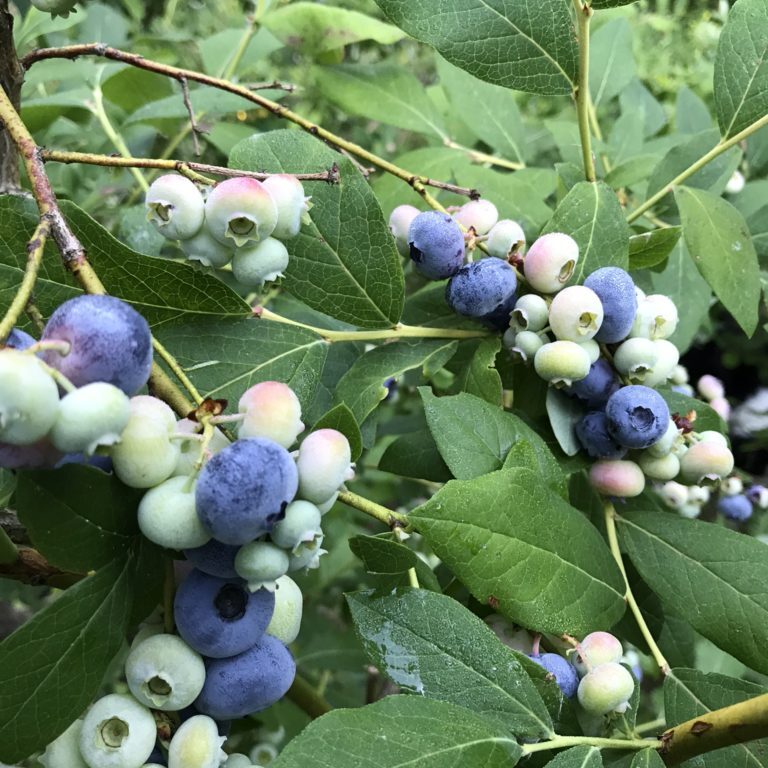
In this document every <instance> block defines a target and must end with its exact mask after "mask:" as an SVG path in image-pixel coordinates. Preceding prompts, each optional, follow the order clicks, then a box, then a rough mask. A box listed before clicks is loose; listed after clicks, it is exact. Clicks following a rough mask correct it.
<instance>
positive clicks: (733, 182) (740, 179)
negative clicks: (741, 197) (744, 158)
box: [725, 171, 747, 195]
mask: <svg viewBox="0 0 768 768" xmlns="http://www.w3.org/2000/svg"><path fill="white" fill-rule="evenodd" d="M746 183H747V182H746V179H745V178H744V174H743V173H742V172H741V171H734V172H733V175H732V176H731V178H730V179H728V183H727V184H726V185H725V191H726V192H727V193H728V194H729V195H738V194H739V192H741V191H742V190H743V189H744V186H745V185H746Z"/></svg>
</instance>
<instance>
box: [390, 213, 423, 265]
mask: <svg viewBox="0 0 768 768" xmlns="http://www.w3.org/2000/svg"><path fill="white" fill-rule="evenodd" d="M420 213H421V211H420V210H419V209H418V208H416V207H415V206H413V205H398V206H397V208H395V209H394V210H393V211H392V213H391V214H390V215H389V231H390V232H391V233H392V237H394V238H395V245H396V246H397V250H398V251H399V252H400V255H401V256H405V257H408V256H410V253H411V246H410V245H409V244H408V229H409V228H410V226H411V222H412V221H413V220H414V219H415V218H416V217H417V216H418V215H419V214H420Z"/></svg>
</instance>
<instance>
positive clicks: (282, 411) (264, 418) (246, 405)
mask: <svg viewBox="0 0 768 768" xmlns="http://www.w3.org/2000/svg"><path fill="white" fill-rule="evenodd" d="M237 407H238V410H239V411H240V413H242V414H244V418H243V420H242V421H241V422H240V426H239V427H238V433H237V434H238V435H239V436H240V437H266V438H268V439H269V440H274V441H275V442H276V443H278V444H279V445H282V446H283V448H290V447H291V446H292V445H293V444H294V443H295V442H296V438H297V437H298V436H299V433H300V432H302V431H303V430H304V424H303V423H302V421H301V403H300V402H299V398H298V397H296V393H295V392H294V391H293V390H292V389H291V388H290V387H289V386H288V385H287V384H283V383H282V382H280V381H262V382H260V383H259V384H254V385H253V386H252V387H249V388H248V389H246V390H245V392H244V393H243V395H242V397H241V398H240V401H239V403H238V406H237Z"/></svg>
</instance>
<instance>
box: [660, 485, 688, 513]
mask: <svg viewBox="0 0 768 768" xmlns="http://www.w3.org/2000/svg"><path fill="white" fill-rule="evenodd" d="M658 493H659V496H661V500H662V501H663V502H664V503H665V504H666V505H667V506H668V507H671V508H672V509H680V507H682V506H683V505H684V504H687V503H688V501H689V498H688V488H687V487H686V486H684V485H683V484H682V483H676V482H675V481H674V480H670V481H669V482H667V483H664V485H662V486H661V488H660V489H659V491H658Z"/></svg>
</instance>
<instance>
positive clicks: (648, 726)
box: [635, 717, 667, 734]
mask: <svg viewBox="0 0 768 768" xmlns="http://www.w3.org/2000/svg"><path fill="white" fill-rule="evenodd" d="M666 724H667V719H666V718H665V717H658V718H656V720H649V721H648V722H647V723H640V725H636V726H635V733H637V734H641V733H653V732H654V731H658V730H659V729H660V728H663V727H664V726H665V725H666Z"/></svg>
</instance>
